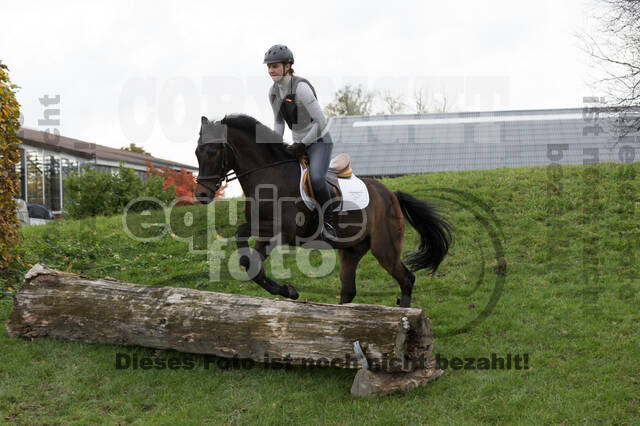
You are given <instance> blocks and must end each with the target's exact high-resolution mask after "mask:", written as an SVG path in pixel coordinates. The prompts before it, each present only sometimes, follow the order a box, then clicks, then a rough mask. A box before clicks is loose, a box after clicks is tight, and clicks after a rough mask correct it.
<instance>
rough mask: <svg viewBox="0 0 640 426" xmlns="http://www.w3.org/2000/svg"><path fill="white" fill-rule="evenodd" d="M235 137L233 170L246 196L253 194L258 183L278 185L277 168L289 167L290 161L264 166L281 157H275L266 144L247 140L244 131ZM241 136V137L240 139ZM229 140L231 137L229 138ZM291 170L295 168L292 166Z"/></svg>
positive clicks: (252, 195) (279, 183)
mask: <svg viewBox="0 0 640 426" xmlns="http://www.w3.org/2000/svg"><path fill="white" fill-rule="evenodd" d="M234 136H237V138H233V139H234V140H233V142H232V143H233V147H234V151H235V152H236V156H235V159H234V164H233V166H234V169H233V170H234V171H235V172H236V175H241V176H240V177H239V178H238V181H240V186H242V192H244V194H245V195H246V196H247V197H254V196H255V189H256V186H258V185H262V184H264V185H269V184H273V185H276V186H280V185H281V182H278V179H277V177H278V176H279V175H280V173H278V171H277V168H281V167H287V166H289V167H291V165H292V164H294V163H293V162H291V163H283V164H278V165H275V166H273V167H265V166H268V165H270V164H274V163H277V162H279V161H282V159H281V158H277V157H276V156H275V155H274V154H273V152H272V150H271V149H269V147H267V146H266V144H262V145H261V144H258V143H251V142H250V141H248V140H244V138H247V137H248V135H246V134H245V133H244V132H237V134H236V135H234ZM240 138H243V139H240ZM229 140H230V141H231V139H229ZM292 170H295V169H293V168H292Z"/></svg>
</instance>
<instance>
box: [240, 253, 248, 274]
mask: <svg viewBox="0 0 640 426" xmlns="http://www.w3.org/2000/svg"><path fill="white" fill-rule="evenodd" d="M238 263H240V267H241V268H244V270H245V271H246V270H247V269H249V258H248V257H247V256H242V257H240V261H239V262H238Z"/></svg>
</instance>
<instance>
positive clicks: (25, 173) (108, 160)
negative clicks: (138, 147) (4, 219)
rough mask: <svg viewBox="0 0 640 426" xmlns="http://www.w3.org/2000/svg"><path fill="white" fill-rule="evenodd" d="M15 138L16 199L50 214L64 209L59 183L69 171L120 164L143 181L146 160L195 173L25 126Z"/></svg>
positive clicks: (189, 168) (104, 168) (194, 170)
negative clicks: (17, 155) (17, 144)
mask: <svg viewBox="0 0 640 426" xmlns="http://www.w3.org/2000/svg"><path fill="white" fill-rule="evenodd" d="M18 137H19V138H20V140H21V141H22V144H21V145H20V149H21V151H22V160H21V162H20V163H19V164H17V172H18V178H19V182H20V185H19V186H20V192H19V198H21V199H23V200H25V201H26V202H28V203H41V204H44V205H46V206H47V207H49V209H51V210H52V211H53V212H54V213H60V212H61V211H62V210H63V208H64V197H63V196H62V193H63V188H62V180H63V179H64V178H65V177H66V176H67V175H68V174H69V173H71V172H72V171H78V172H79V171H82V170H83V169H84V168H85V167H89V168H90V169H93V170H98V171H104V172H108V171H111V170H115V169H117V168H118V167H119V164H120V162H123V163H124V167H127V168H130V169H133V170H135V171H136V173H138V175H139V176H140V177H141V178H143V177H144V172H145V171H146V170H147V167H146V166H145V162H147V161H149V162H151V164H153V166H154V167H157V168H163V167H168V168H170V169H173V170H180V169H181V168H184V169H186V170H187V171H189V172H192V173H194V174H197V172H198V168H197V167H194V166H190V165H187V164H180V163H176V162H175V161H169V160H163V159H160V158H156V157H151V156H147V155H143V154H138V153H135V152H129V151H124V150H121V149H117V148H110V147H108V146H103V145H97V144H93V143H89V142H84V141H80V140H78V139H72V138H67V137H64V136H56V135H52V134H50V133H46V132H42V131H38V130H33V129H29V128H25V127H22V128H21V129H20V131H19V132H18Z"/></svg>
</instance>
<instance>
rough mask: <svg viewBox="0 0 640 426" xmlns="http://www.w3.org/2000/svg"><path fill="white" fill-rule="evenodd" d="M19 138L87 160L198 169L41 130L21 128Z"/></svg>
mask: <svg viewBox="0 0 640 426" xmlns="http://www.w3.org/2000/svg"><path fill="white" fill-rule="evenodd" d="M18 137H19V138H20V139H21V140H22V141H23V142H24V143H25V144H27V145H30V146H34V147H38V148H44V149H46V150H48V151H52V152H60V153H64V154H68V155H72V156H75V157H80V158H85V159H102V160H109V161H116V162H118V161H123V162H126V163H130V164H137V165H141V166H144V165H145V162H147V161H149V162H151V163H152V164H153V165H154V166H155V167H165V166H166V167H169V168H170V169H178V168H184V169H186V170H188V171H193V170H196V171H197V169H198V168H197V167H194V166H191V165H188V164H182V163H177V162H175V161H170V160H164V159H162V158H157V157H153V156H148V155H144V154H140V153H137V152H130V151H125V150H122V149H117V148H111V147H108V146H104V145H98V144H95V143H90V142H85V141H81V140H78V139H73V138H69V137H66V136H61V135H60V136H56V135H52V134H50V133H47V132H43V131H40V130H35V129H30V128H27V127H21V128H20V130H19V131H18Z"/></svg>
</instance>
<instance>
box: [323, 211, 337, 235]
mask: <svg viewBox="0 0 640 426" xmlns="http://www.w3.org/2000/svg"><path fill="white" fill-rule="evenodd" d="M336 216H337V214H336V213H335V212H333V211H328V212H325V214H324V223H323V227H322V236H323V238H324V239H325V240H331V241H336V240H337V239H338V235H337V234H336V225H335V220H334V219H336Z"/></svg>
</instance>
